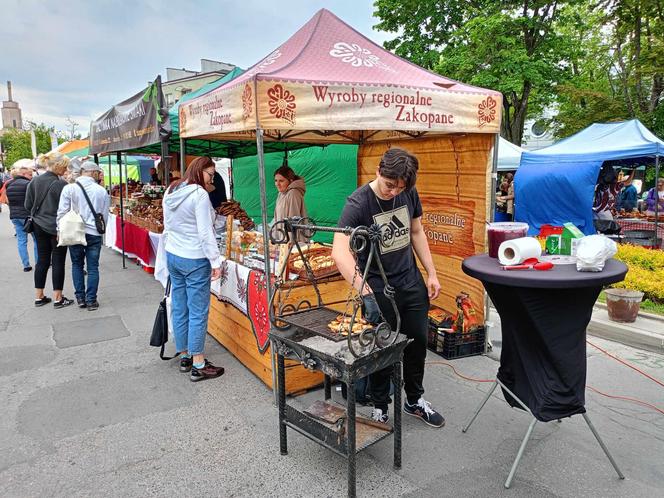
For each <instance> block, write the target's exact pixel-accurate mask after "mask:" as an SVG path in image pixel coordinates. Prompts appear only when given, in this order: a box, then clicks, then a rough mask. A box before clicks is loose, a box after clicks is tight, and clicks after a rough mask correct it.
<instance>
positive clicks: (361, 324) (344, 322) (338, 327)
mask: <svg viewBox="0 0 664 498" xmlns="http://www.w3.org/2000/svg"><path fill="white" fill-rule="evenodd" d="M327 328H329V329H330V330H332V331H333V332H335V333H337V334H341V335H348V332H349V329H350V316H344V315H339V316H337V318H336V319H334V320H332V321H331V322H330V323H328V324H327ZM368 328H370V326H369V322H367V321H366V320H365V319H364V318H361V317H360V318H358V319H357V320H355V322H354V323H353V329H352V333H353V334H359V333H360V332H362V331H363V330H365V329H368Z"/></svg>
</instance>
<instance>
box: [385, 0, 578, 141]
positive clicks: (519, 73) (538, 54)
mask: <svg viewBox="0 0 664 498" xmlns="http://www.w3.org/2000/svg"><path fill="white" fill-rule="evenodd" d="M587 1H588V0H567V1H564V0H561V1H545V0H503V1H498V0H467V1H459V0H452V1H445V2H440V1H437V0H377V1H376V2H375V4H374V5H375V7H376V10H375V15H376V17H378V18H379V19H380V20H381V22H379V23H378V24H377V25H376V28H378V29H381V30H383V31H388V32H393V33H397V36H396V37H395V38H394V39H392V40H389V41H387V42H385V47H386V48H388V49H390V50H394V51H395V52H396V53H397V54H398V55H400V56H402V57H405V58H408V59H410V60H412V61H413V62H415V63H417V64H419V65H421V66H423V67H426V68H428V69H433V70H435V71H437V72H439V73H441V74H444V75H445V76H448V77H450V78H453V79H456V80H460V81H463V82H464V83H469V84H472V85H477V86H482V87H485V88H490V89H493V90H498V91H500V92H501V93H502V94H503V121H502V129H501V135H502V136H503V137H505V138H506V139H507V140H509V141H511V142H512V143H515V144H517V145H520V144H521V139H522V136H523V127H524V123H525V121H526V118H528V117H529V116H532V115H537V114H539V113H540V112H541V111H542V109H543V108H544V107H546V106H547V105H550V104H551V103H552V102H553V101H554V98H555V96H556V93H555V88H556V85H558V84H560V83H562V82H564V81H566V79H567V78H568V77H569V75H570V68H569V65H568V64H566V63H565V61H566V58H567V53H568V52H569V51H570V50H572V41H573V40H572V39H571V38H570V37H569V36H567V35H566V34H565V31H564V30H563V29H561V28H562V27H563V26H565V25H566V23H570V22H574V19H573V18H572V17H570V16H569V15H566V12H565V11H566V9H567V8H568V7H570V6H574V5H576V4H578V3H582V2H587Z"/></svg>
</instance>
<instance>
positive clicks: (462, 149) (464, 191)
mask: <svg viewBox="0 0 664 498" xmlns="http://www.w3.org/2000/svg"><path fill="white" fill-rule="evenodd" d="M493 145H494V135H492V134H479V135H477V134H475V135H447V136H440V137H431V138H424V139H418V140H399V141H391V142H389V143H379V144H372V145H364V146H361V147H360V149H359V151H358V185H363V184H365V183H367V182H369V181H371V180H373V179H374V178H375V175H376V170H377V169H378V164H379V162H380V158H381V156H382V155H383V153H384V152H385V150H387V149H388V148H389V147H400V148H403V149H406V150H407V151H409V152H411V153H412V154H415V155H416V156H417V158H418V160H419V165H420V166H419V172H418V178H417V190H418V193H419V194H420V196H422V197H426V196H427V195H430V196H436V197H439V198H440V197H444V198H449V199H452V200H454V201H456V200H457V194H456V183H457V163H458V171H459V173H460V174H459V175H458V184H459V197H458V199H459V200H460V201H462V202H463V201H472V202H473V203H474V206H475V208H474V223H473V230H472V242H473V246H474V253H475V254H477V253H483V252H485V243H486V230H485V223H486V221H487V220H488V219H489V218H488V216H489V206H488V204H489V202H490V199H491V196H490V193H491V192H490V191H491V152H492V148H493ZM422 208H423V210H424V212H425V213H426V212H427V205H426V204H425V202H423V205H422ZM430 245H431V242H430ZM433 258H434V263H435V265H436V271H437V273H438V279H439V280H440V283H441V287H442V289H441V294H440V297H438V299H436V300H435V302H434V304H436V305H438V306H440V307H442V308H444V309H445V310H447V311H449V312H453V311H454V310H455V304H454V299H455V297H456V295H457V294H458V293H459V292H460V291H466V292H468V293H469V294H470V296H471V299H472V301H473V303H474V304H475V307H476V309H477V311H478V313H479V314H480V317H481V320H484V288H483V287H482V284H481V283H480V282H479V281H478V280H475V279H474V278H471V277H468V276H467V275H466V274H464V273H463V272H462V271H461V262H462V261H463V259H464V258H463V256H460V255H452V256H442V255H439V254H433Z"/></svg>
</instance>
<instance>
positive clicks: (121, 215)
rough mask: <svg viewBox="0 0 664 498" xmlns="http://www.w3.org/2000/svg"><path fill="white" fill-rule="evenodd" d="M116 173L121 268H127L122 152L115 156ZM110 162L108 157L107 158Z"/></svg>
mask: <svg viewBox="0 0 664 498" xmlns="http://www.w3.org/2000/svg"><path fill="white" fill-rule="evenodd" d="M116 159H117V162H118V172H119V174H120V247H121V248H122V268H123V269H124V268H127V264H126V261H125V237H124V203H123V202H122V152H118V153H117V155H116ZM109 162H110V157H109Z"/></svg>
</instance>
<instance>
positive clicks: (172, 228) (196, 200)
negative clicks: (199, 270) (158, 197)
mask: <svg viewBox="0 0 664 498" xmlns="http://www.w3.org/2000/svg"><path fill="white" fill-rule="evenodd" d="M162 205H163V207H164V232H165V234H166V246H165V248H166V251H167V252H169V253H171V254H174V255H176V256H180V257H181V258H188V259H199V258H207V259H208V260H209V261H210V265H211V266H212V268H219V267H220V266H221V259H220V254H219V247H218V246H217V239H216V237H215V234H214V228H213V225H214V218H215V212H214V209H212V204H210V197H209V196H208V193H207V191H206V190H205V189H204V188H202V187H201V186H200V185H188V184H186V183H183V184H180V185H179V186H178V187H177V188H176V189H175V191H173V192H171V191H170V189H169V191H168V192H167V193H166V195H165V196H164V201H163V203H162Z"/></svg>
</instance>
